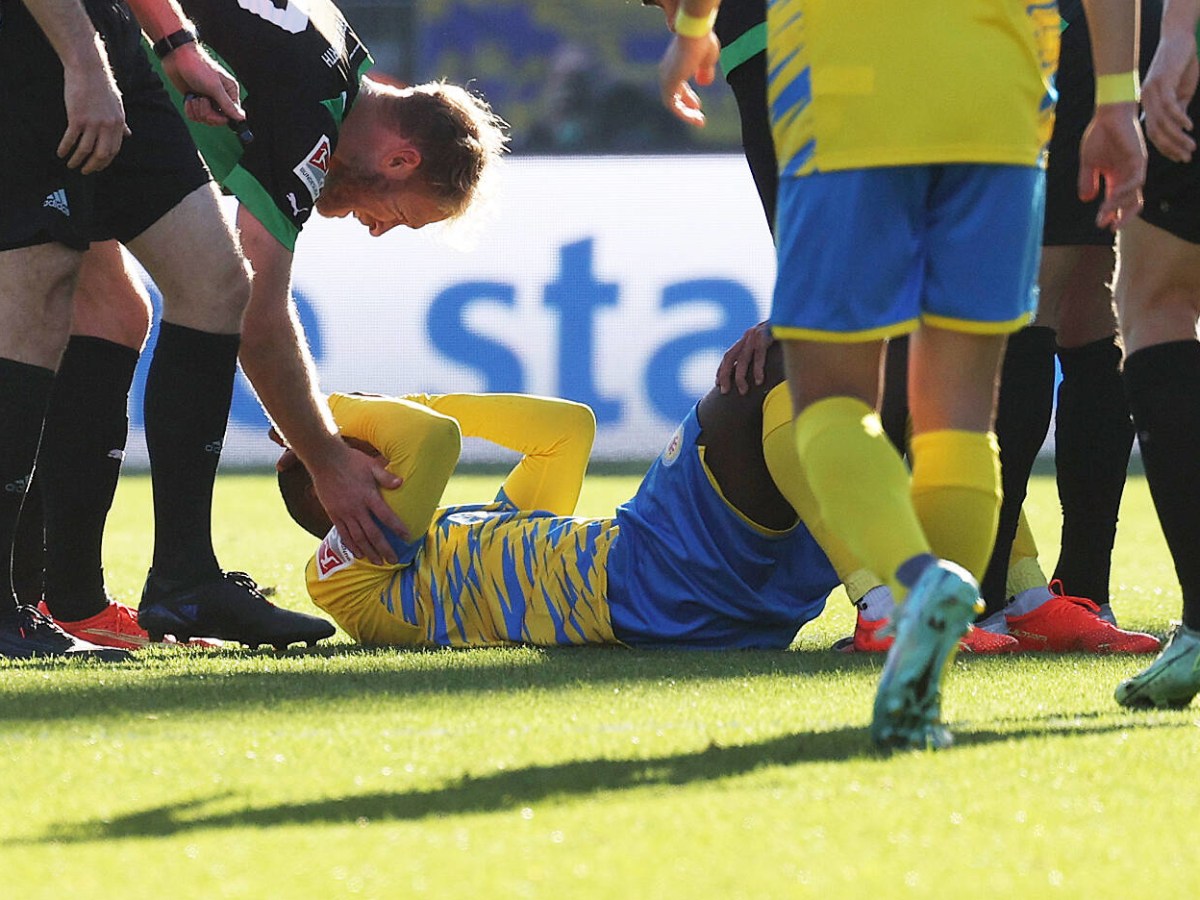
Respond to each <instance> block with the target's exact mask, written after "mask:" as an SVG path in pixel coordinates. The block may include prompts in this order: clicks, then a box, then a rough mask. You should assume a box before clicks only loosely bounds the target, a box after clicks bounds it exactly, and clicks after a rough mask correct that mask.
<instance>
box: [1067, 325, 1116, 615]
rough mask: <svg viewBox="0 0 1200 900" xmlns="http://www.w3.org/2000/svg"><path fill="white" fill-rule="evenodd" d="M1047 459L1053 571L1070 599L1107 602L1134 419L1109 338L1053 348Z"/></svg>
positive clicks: (1111, 340) (1112, 344)
mask: <svg viewBox="0 0 1200 900" xmlns="http://www.w3.org/2000/svg"><path fill="white" fill-rule="evenodd" d="M1058 359H1059V362H1060V363H1061V365H1062V373H1063V380H1062V384H1061V385H1059V388H1058V411H1057V413H1056V414H1055V425H1054V447H1055V451H1054V459H1055V466H1056V468H1057V472H1058V499H1059V501H1060V502H1061V503H1062V513H1063V526H1062V551H1061V552H1060V554H1059V557H1058V565H1057V566H1056V567H1055V570H1054V577H1055V578H1057V579H1060V580H1061V581H1062V583H1063V590H1064V591H1065V593H1067V594H1068V595H1070V596H1073V597H1087V598H1088V599H1089V600H1094V601H1095V602H1096V603H1101V604H1103V603H1108V602H1109V575H1110V571H1111V567H1112V549H1113V542H1114V540H1115V539H1116V535H1117V511H1118V509H1119V508H1120V506H1121V494H1122V492H1123V491H1124V490H1125V476H1126V472H1127V470H1128V468H1129V452H1130V450H1131V449H1132V447H1133V420H1132V419H1131V418H1130V416H1129V400H1128V398H1126V396H1125V389H1124V386H1123V385H1122V383H1121V348H1120V346H1119V344H1118V343H1117V338H1116V336H1115V335H1114V336H1112V337H1108V338H1105V339H1104V340H1100V341H1094V342H1093V343H1090V344H1085V345H1084V346H1082V347H1076V348H1072V349H1070V350H1064V349H1062V348H1061V347H1060V348H1059V351H1058Z"/></svg>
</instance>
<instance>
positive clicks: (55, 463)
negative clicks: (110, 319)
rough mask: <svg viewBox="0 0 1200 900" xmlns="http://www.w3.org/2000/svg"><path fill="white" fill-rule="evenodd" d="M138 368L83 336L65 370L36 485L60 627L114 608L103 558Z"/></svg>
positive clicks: (71, 347) (132, 359)
mask: <svg viewBox="0 0 1200 900" xmlns="http://www.w3.org/2000/svg"><path fill="white" fill-rule="evenodd" d="M137 361H138V351H136V350H134V349H132V348H131V347H125V346H123V345H121V344H117V343H113V342H112V341H106V340H104V339H103V338H97V337H81V336H76V337H73V338H71V341H70V343H68V344H67V350H66V353H64V354H63V359H62V363H61V364H60V365H59V367H58V378H57V379H56V380H55V383H54V391H53V392H52V393H51V395H50V406H49V408H48V409H47V411H46V426H45V429H44V430H43V432H42V448H41V452H40V453H39V455H38V473H37V482H36V483H37V485H38V487H39V490H40V493H41V496H42V504H43V508H44V511H45V512H44V515H45V527H46V557H45V559H46V577H45V599H46V605H47V606H48V607H49V608H50V612H51V614H52V615H53V616H54V617H55V618H56V619H61V620H64V621H68V622H71V621H78V620H79V619H86V618H88V617H89V616H94V615H96V614H97V613H99V612H102V611H103V609H104V607H105V606H106V605H107V603H108V597H107V595H106V594H105V592H104V570H103V568H102V566H103V563H102V560H101V552H100V551H101V547H102V545H103V542H104V523H105V521H106V520H107V519H108V511H109V509H111V508H112V501H113V494H114V493H115V492H116V489H117V477H118V475H119V474H120V472H121V462H122V460H123V459H124V456H125V439H126V436H127V435H128V432H129V412H128V411H129V386H130V384H132V382H133V371H134V369H135V368H136V367H137ZM22 519H23V520H24V517H22Z"/></svg>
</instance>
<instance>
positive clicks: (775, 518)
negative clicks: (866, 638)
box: [279, 351, 1017, 652]
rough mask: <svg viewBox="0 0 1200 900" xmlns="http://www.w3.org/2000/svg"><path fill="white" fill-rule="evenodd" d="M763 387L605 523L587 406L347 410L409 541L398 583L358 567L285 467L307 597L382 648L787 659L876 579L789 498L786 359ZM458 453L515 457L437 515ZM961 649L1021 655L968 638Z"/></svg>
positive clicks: (689, 444)
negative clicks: (585, 503)
mask: <svg viewBox="0 0 1200 900" xmlns="http://www.w3.org/2000/svg"><path fill="white" fill-rule="evenodd" d="M767 376H768V377H767V378H765V379H764V381H763V383H762V384H761V385H758V386H756V387H754V388H753V389H752V390H750V391H749V392H748V393H746V394H745V395H742V394H739V393H737V392H730V393H725V394H723V393H721V392H720V391H718V390H713V391H711V392H710V393H709V394H708V395H707V396H705V397H704V398H703V399H701V400H700V401H699V402H698V403H697V404H696V405H695V406H694V407H693V409H692V410H691V412H689V413H688V415H687V417H686V418H685V419H684V421H683V423H682V424H681V425H680V426H679V428H678V429H677V430H676V432H675V433H674V435H673V436H672V437H671V440H670V441H669V442H668V444H667V447H666V448H665V449H664V450H663V452H662V454H661V455H660V456H659V457H658V459H657V460H656V461H655V462H654V463H653V465H652V466H651V468H650V470H649V472H648V473H647V474H646V476H645V478H644V479H643V480H642V483H641V486H640V487H639V489H638V491H637V494H636V495H635V496H634V497H633V499H631V500H629V501H628V502H626V503H624V504H622V505H621V506H620V507H619V508H618V509H617V510H616V512H615V513H614V515H612V516H609V517H603V518H581V517H575V516H574V515H573V513H574V510H575V504H576V501H577V500H578V497H579V492H580V488H581V486H582V483H583V477H584V473H585V471H586V468H587V463H588V457H589V454H590V451H591V446H592V440H593V437H594V434H595V419H594V416H593V414H592V412H591V410H590V409H589V408H588V407H586V406H583V405H581V404H578V403H573V402H570V401H565V400H555V399H548V398H543V397H531V396H524V395H516V394H446V395H441V396H429V395H413V396H409V397H405V398H390V397H380V396H362V395H346V394H335V395H333V396H332V397H331V398H330V401H329V402H330V408H331V410H332V412H333V415H334V418H335V419H336V420H337V422H338V425H339V427H340V428H341V430H342V433H343V435H344V436H345V437H346V438H347V439H349V440H352V441H354V442H355V443H356V445H357V446H359V447H360V448H367V449H369V450H370V451H371V452H375V453H378V454H380V455H381V456H383V457H384V458H386V460H387V464H388V468H389V469H390V470H391V471H392V472H394V473H395V474H397V475H399V476H400V477H401V479H402V480H403V483H402V485H401V487H399V488H397V489H395V490H393V491H388V492H385V496H386V498H387V501H388V503H389V504H390V505H391V506H392V508H393V509H394V510H395V512H396V513H397V515H398V516H399V518H400V519H401V521H402V522H404V523H405V526H406V534H403V535H399V534H392V535H390V539H391V540H392V542H393V547H394V549H395V551H396V554H397V556H398V557H399V558H400V562H399V563H398V564H396V565H376V564H373V563H371V562H370V561H368V560H365V559H359V558H356V557H355V556H354V555H353V554H351V553H350V552H349V551H348V550H347V549H346V547H345V545H344V543H343V542H342V540H341V538H340V536H339V535H338V533H337V531H336V529H331V526H330V522H329V519H328V517H327V516H326V515H325V513H324V510H323V509H322V508H321V505H320V503H319V502H318V501H317V499H316V496H315V493H314V491H313V490H312V488H311V482H310V480H309V479H308V476H307V473H306V471H305V470H304V468H303V466H302V465H301V464H300V463H299V462H298V461H297V460H296V459H295V457H294V456H292V455H291V454H290V453H285V456H284V458H283V459H282V460H281V464H280V473H279V480H280V488H281V491H282V493H283V497H284V501H285V504H286V505H287V507H288V510H289V512H290V513H291V515H292V517H293V518H294V519H295V520H296V521H297V522H298V523H299V524H300V525H301V526H302V527H303V528H305V529H306V530H307V531H309V532H310V533H312V534H314V535H315V536H317V537H320V538H322V542H321V544H320V546H319V548H318V549H317V552H316V553H315V554H314V556H313V558H312V559H311V560H310V562H309V564H308V567H307V572H306V580H307V585H308V590H309V593H310V595H311V596H312V599H313V601H314V603H316V605H317V606H318V607H320V608H321V609H323V610H325V611H326V612H327V613H329V614H330V615H331V616H332V617H333V618H334V620H335V621H336V622H337V623H338V624H339V625H340V626H341V627H342V628H343V629H344V630H345V631H346V633H347V634H349V635H350V636H351V637H352V638H353V639H355V640H356V641H359V642H360V643H363V644H366V645H373V646H381V645H391V646H405V647H442V646H447V647H482V646H493V645H503V644H536V645H543V646H550V645H565V644H626V645H630V646H663V647H672V646H673V647H699V648H714V649H717V648H763V649H771V648H774V649H783V648H786V647H787V646H789V645H790V644H791V643H792V641H793V640H794V639H795V637H796V634H797V632H798V631H799V629H800V628H801V627H802V626H803V625H804V624H805V623H807V622H809V621H811V620H812V619H814V618H815V617H816V616H817V615H819V614H820V613H821V611H822V609H823V608H824V605H825V601H826V598H827V597H828V595H829V593H830V591H831V590H832V589H833V588H834V587H836V586H837V585H838V584H839V583H840V582H842V581H844V582H845V583H846V584H847V585H848V589H849V591H850V594H851V597H852V598H854V599H858V598H860V597H862V596H863V595H864V594H866V593H867V592H868V591H869V590H871V589H872V588H877V587H878V585H879V581H878V580H877V579H875V578H874V577H873V576H871V575H870V574H869V573H867V572H865V571H862V570H861V569H858V567H857V566H856V565H855V564H854V562H853V560H851V559H850V558H849V556H848V554H847V553H846V552H845V551H844V550H843V549H842V548H840V547H837V546H836V545H829V544H827V545H826V548H825V550H823V549H822V546H821V545H820V544H819V543H818V541H817V539H816V538H815V537H814V534H820V535H821V538H822V541H825V540H826V538H825V534H824V529H823V528H822V527H821V524H820V522H819V521H816V520H815V517H814V515H813V513H812V511H811V507H812V501H811V498H810V497H806V496H791V497H789V496H785V494H784V492H783V490H782V489H781V487H780V486H781V485H792V484H797V483H802V480H801V479H798V478H796V477H795V473H796V471H798V467H799V463H798V460H797V459H796V455H795V449H794V444H793V442H792V440H791V424H790V423H791V405H790V399H789V397H788V395H787V389H786V385H785V384H784V383H783V381H782V367H781V365H780V364H779V360H778V358H777V352H775V351H772V353H771V356H770V360H769V364H768V366H767ZM463 436H467V437H476V438H483V439H485V440H489V441H491V442H493V443H496V444H498V445H500V446H502V447H506V448H508V449H510V450H514V451H516V452H518V453H520V454H522V455H521V458H520V460H519V462H517V464H516V465H515V466H514V468H513V469H512V471H511V472H510V473H509V475H508V477H507V478H506V479H505V480H504V482H503V484H502V485H501V487H500V490H499V492H498V494H497V495H496V497H495V499H494V500H492V501H491V502H485V503H480V504H475V505H467V506H453V507H439V506H438V503H439V500H440V498H441V495H442V491H443V489H444V487H445V486H446V483H447V481H448V480H449V478H450V476H451V474H452V473H453V471H454V468H455V465H456V463H457V462H458V456H459V450H460V444H461V438H462V437H463ZM798 509H803V510H805V511H806V512H807V515H806V516H805V517H804V518H803V521H802V517H801V516H800V514H799V513H798V512H797V510H798ZM826 551H828V554H829V555H828V556H827V553H826ZM830 558H833V559H835V560H837V562H838V564H837V566H836V568H835V565H834V564H833V563H831V562H830ZM839 573H840V577H839ZM872 649H875V647H872ZM964 649H968V650H974V651H976V652H1004V651H1011V650H1015V649H1017V644H1016V642H1015V641H1014V640H1013V639H1012V638H1009V637H1007V636H1003V635H993V634H989V633H987V632H984V631H981V630H978V629H972V630H971V631H970V632H969V633H968V635H967V637H966V638H964Z"/></svg>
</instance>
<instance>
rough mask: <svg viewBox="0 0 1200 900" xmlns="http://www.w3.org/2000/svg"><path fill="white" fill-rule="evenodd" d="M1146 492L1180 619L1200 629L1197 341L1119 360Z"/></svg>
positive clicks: (1151, 349) (1199, 346)
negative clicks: (1170, 566)
mask: <svg viewBox="0 0 1200 900" xmlns="http://www.w3.org/2000/svg"><path fill="white" fill-rule="evenodd" d="M1125 388H1126V390H1127V391H1128V393H1129V408H1130V409H1131V410H1132V411H1133V421H1134V424H1135V425H1136V426H1137V436H1138V444H1139V445H1140V446H1141V448H1142V462H1143V464H1144V465H1145V467H1146V481H1147V482H1148V483H1149V485H1150V496H1151V497H1153V498H1154V508H1155V509H1156V510H1157V511H1158V520H1159V522H1160V523H1162V529H1163V534H1164V535H1165V536H1166V539H1167V546H1168V547H1169V548H1170V550H1171V557H1172V559H1173V560H1174V562H1175V572H1176V574H1177V575H1178V576H1179V585H1180V588H1181V589H1182V593H1183V624H1184V625H1186V626H1188V627H1189V628H1197V629H1200V553H1198V552H1197V548H1198V547H1200V477H1198V475H1197V469H1196V460H1197V458H1198V457H1200V344H1198V343H1196V342H1195V341H1173V342H1171V343H1167V344H1157V345H1155V346H1153V347H1146V348H1145V349H1143V350H1139V351H1137V352H1136V353H1134V354H1133V355H1131V356H1130V357H1129V358H1127V359H1126V360H1125Z"/></svg>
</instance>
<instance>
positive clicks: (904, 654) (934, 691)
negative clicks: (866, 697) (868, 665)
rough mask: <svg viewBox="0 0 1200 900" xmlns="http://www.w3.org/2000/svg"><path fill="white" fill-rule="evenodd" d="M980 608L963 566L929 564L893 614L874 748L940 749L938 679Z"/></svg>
mask: <svg viewBox="0 0 1200 900" xmlns="http://www.w3.org/2000/svg"><path fill="white" fill-rule="evenodd" d="M982 607H983V601H981V600H980V599H979V585H978V584H976V582H975V579H974V578H972V577H971V574H970V573H969V572H967V570H966V569H963V568H961V567H960V566H957V565H955V564H954V563H952V562H947V561H945V560H937V561H935V562H932V563H930V564H929V565H928V566H927V567H926V569H925V571H923V572H922V573H921V575H920V577H919V578H918V579H917V581H916V583H915V584H914V585H913V587H912V590H911V591H909V594H908V598H907V599H906V600H905V601H904V602H903V603H901V604H899V605H898V606H897V607H896V610H895V612H894V613H893V617H894V623H895V626H894V627H895V635H896V639H895V642H894V643H893V644H892V648H891V650H889V651H888V656H887V661H886V662H885V663H884V666H883V677H882V678H881V679H880V680H879V689H878V690H877V691H876V692H875V712H874V716H873V718H872V720H871V740H873V741H874V742H875V744H876V745H877V746H879V747H885V748H913V749H941V748H943V747H948V746H949V745H950V743H951V741H952V738H951V736H950V732H949V731H948V730H947V729H946V727H945V726H944V725H942V722H941V703H942V678H943V676H944V675H945V669H946V663H947V662H948V661H949V660H950V659H951V658H952V657H953V655H954V651H955V650H957V649H958V641H959V639H960V638H961V637H962V636H963V635H964V634H966V632H967V628H968V627H969V626H970V624H971V620H972V619H974V618H975V615H976V613H977V612H979V611H980V610H981V609H982Z"/></svg>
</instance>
